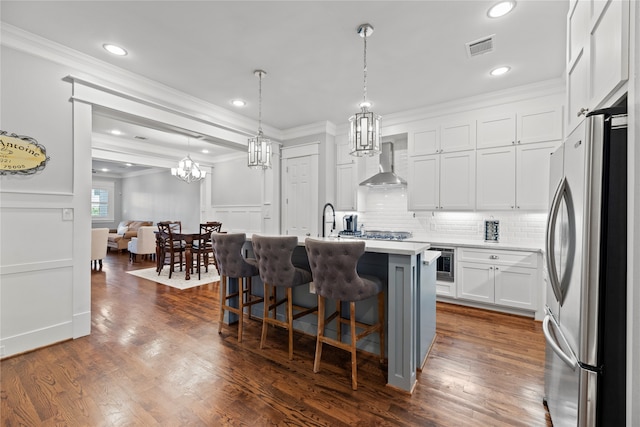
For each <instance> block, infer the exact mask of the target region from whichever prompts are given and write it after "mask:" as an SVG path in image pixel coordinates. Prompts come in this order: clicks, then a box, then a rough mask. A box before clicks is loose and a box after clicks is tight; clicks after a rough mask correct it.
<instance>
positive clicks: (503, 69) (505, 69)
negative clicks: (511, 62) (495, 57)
mask: <svg viewBox="0 0 640 427" xmlns="http://www.w3.org/2000/svg"><path fill="white" fill-rule="evenodd" d="M509 70H511V67H507V66H504V67H498V68H494V69H493V70H491V72H490V73H489V74H491V75H492V76H501V75H503V74H505V73H507V72H509Z"/></svg>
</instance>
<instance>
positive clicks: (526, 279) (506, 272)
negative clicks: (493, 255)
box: [494, 265, 540, 310]
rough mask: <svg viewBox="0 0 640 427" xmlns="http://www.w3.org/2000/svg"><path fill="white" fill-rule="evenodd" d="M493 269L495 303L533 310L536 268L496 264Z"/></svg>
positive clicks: (536, 276)
mask: <svg viewBox="0 0 640 427" xmlns="http://www.w3.org/2000/svg"><path fill="white" fill-rule="evenodd" d="M494 271H495V298H496V300H495V302H496V304H500V305H506V306H509V307H516V308H525V309H530V310H535V308H536V307H535V297H536V288H537V287H538V286H540V284H539V283H538V274H537V272H538V270H536V269H533V268H521V267H511V266H509V267H508V266H500V265H496V266H495V267H494Z"/></svg>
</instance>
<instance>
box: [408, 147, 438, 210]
mask: <svg viewBox="0 0 640 427" xmlns="http://www.w3.org/2000/svg"><path fill="white" fill-rule="evenodd" d="M407 193H408V195H407V197H408V204H409V210H410V211H418V210H434V209H438V208H439V206H440V204H439V201H440V155H438V154H435V155H432V156H414V157H409V177H408V178H407Z"/></svg>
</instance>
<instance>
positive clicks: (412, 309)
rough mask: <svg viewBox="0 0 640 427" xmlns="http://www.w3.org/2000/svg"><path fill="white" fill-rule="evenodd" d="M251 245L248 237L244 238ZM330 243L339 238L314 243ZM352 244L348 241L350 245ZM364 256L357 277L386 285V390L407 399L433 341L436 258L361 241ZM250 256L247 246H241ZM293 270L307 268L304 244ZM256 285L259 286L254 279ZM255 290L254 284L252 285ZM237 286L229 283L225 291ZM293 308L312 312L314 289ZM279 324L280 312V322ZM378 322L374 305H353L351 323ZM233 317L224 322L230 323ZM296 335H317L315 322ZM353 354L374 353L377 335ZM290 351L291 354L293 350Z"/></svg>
mask: <svg viewBox="0 0 640 427" xmlns="http://www.w3.org/2000/svg"><path fill="white" fill-rule="evenodd" d="M248 239H250V236H248ZM318 239H322V240H326V241H335V240H339V238H334V237H325V238H318ZM350 240H353V239H350ZM364 242H365V253H364V255H363V256H362V257H361V258H360V261H359V262H358V271H359V272H360V273H362V274H372V275H377V276H379V277H380V278H382V279H383V281H384V282H386V283H387V287H386V289H385V300H386V314H385V319H386V321H387V328H386V332H385V341H386V343H387V345H386V347H387V348H386V354H387V358H388V375H387V385H389V386H390V387H393V388H396V389H399V390H402V391H405V392H408V393H412V392H413V389H414V387H415V384H416V371H417V369H419V368H420V369H421V368H422V367H423V366H424V362H425V360H426V357H427V354H428V352H429V349H430V348H431V344H432V343H433V340H434V338H435V327H436V314H435V310H436V305H435V299H436V293H435V285H436V283H435V282H436V266H435V264H436V263H435V261H436V259H437V258H438V257H439V255H440V253H439V252H434V251H429V250H428V249H429V248H430V245H429V244H428V243H417V242H399V241H381V240H364ZM245 249H246V250H247V252H248V254H249V256H251V252H252V250H251V243H250V241H248V242H247V244H246V245H245ZM293 262H294V264H296V265H300V266H307V267H308V264H309V262H308V259H307V253H306V250H305V248H304V238H301V239H300V240H299V242H298V247H297V248H296V249H295V250H294V253H293ZM256 280H259V279H258V278H256ZM256 285H257V283H256ZM236 286H237V284H236V283H234V282H233V281H230V283H229V287H230V289H229V291H230V292H233V291H234V290H235V289H234V288H235V287H236ZM254 290H255V291H256V294H260V295H261V294H262V288H261V286H254ZM293 298H294V304H298V305H301V306H307V307H311V306H314V305H316V303H317V302H316V296H315V294H314V293H313V284H311V285H310V286H309V287H306V286H298V287H296V288H294V292H293ZM252 313H253V314H254V315H255V316H262V306H254V307H253V311H252ZM280 315H281V316H282V318H284V312H282V313H279V316H280ZM374 316H377V304H376V302H375V299H371V300H370V301H369V300H365V301H361V302H359V303H358V304H357V311H356V317H357V318H358V320H361V321H364V322H371V320H372V319H373V318H374ZM234 317H235V316H233V315H232V317H231V318H228V317H227V316H226V315H225V321H231V322H233V321H235V320H236V319H235V318H234ZM294 327H295V328H296V330H299V331H303V332H305V333H308V334H310V335H316V333H317V317H316V316H315V315H308V316H305V317H302V318H300V319H298V320H296V321H295V322H294ZM358 348H359V349H362V350H365V351H368V352H371V353H374V354H375V353H378V349H379V341H378V336H377V334H372V335H370V336H368V337H366V339H363V340H362V341H361V342H359V344H358ZM294 351H295V350H294Z"/></svg>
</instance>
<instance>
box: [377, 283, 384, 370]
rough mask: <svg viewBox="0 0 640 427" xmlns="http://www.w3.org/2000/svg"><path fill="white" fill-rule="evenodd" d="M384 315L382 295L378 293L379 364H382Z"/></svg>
mask: <svg viewBox="0 0 640 427" xmlns="http://www.w3.org/2000/svg"><path fill="white" fill-rule="evenodd" d="M384 322H385V315H384V293H383V292H380V293H379V294H378V325H379V328H380V329H378V333H379V334H380V363H384V351H385V347H384V325H385V323H384Z"/></svg>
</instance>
